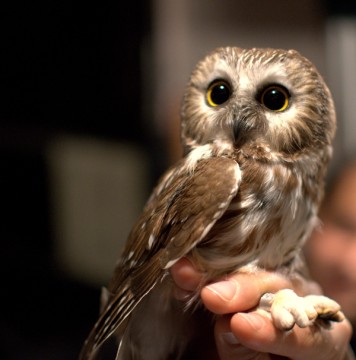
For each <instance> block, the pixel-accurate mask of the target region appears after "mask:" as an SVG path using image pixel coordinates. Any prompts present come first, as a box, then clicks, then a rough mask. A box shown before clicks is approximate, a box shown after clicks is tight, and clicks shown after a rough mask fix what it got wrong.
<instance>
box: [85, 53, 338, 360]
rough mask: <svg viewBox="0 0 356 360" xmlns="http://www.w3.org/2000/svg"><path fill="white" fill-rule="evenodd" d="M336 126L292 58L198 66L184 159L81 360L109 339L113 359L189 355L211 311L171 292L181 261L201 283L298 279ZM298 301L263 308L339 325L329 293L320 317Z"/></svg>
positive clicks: (249, 56) (163, 183) (272, 298)
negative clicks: (231, 277) (114, 345)
mask: <svg viewBox="0 0 356 360" xmlns="http://www.w3.org/2000/svg"><path fill="white" fill-rule="evenodd" d="M335 126H336V125H335V112H334V105H333V101H332V97H331V94H330V92H329V90H328V88H327V86H326V85H325V83H324V81H323V79H322V77H321V76H320V75H319V73H318V72H317V70H316V69H315V67H314V66H313V64H312V63H311V62H310V61H308V60H307V59H306V58H304V57H303V56H301V55H300V54H299V53H298V52H296V51H294V50H288V51H286V50H279V49H256V48H253V49H241V48H237V47H226V48H219V49H217V50H215V51H213V52H212V53H210V54H209V55H207V56H206V58H205V59H203V60H202V61H200V62H199V63H198V64H197V66H196V68H195V70H194V71H193V73H192V75H191V78H190V81H189V83H188V86H187V88H186V91H185V94H184V98H183V103H182V112H181V138H182V145H183V149H184V151H183V153H184V156H183V158H182V159H181V160H180V161H179V162H178V163H177V164H175V165H174V166H173V167H171V168H170V169H169V170H168V171H167V172H166V173H165V174H164V175H163V176H162V178H161V179H160V181H159V182H158V185H157V186H156V188H155V189H154V191H153V193H152V195H151V197H150V199H149V200H148V203H147V205H146V206H145V208H144V210H143V213H142V215H141V216H140V217H139V219H138V221H137V222H136V224H135V225H134V227H133V229H132V231H131V233H130V235H129V238H128V241H127V244H126V247H125V249H124V251H123V254H122V255H121V258H120V260H119V261H118V263H117V266H116V268H115V271H114V274H113V277H112V279H111V281H110V283H109V285H108V288H107V290H106V291H105V294H104V295H105V296H104V298H105V300H104V304H103V309H102V312H101V315H100V317H99V319H98V321H97V323H96V324H95V326H94V328H93V330H92V332H91V333H90V335H89V337H88V339H87V341H86V343H85V344H84V347H83V349H82V352H81V357H80V359H82V360H84V359H86V360H87V359H94V358H95V356H96V354H97V353H99V352H100V349H101V348H102V347H103V345H104V344H105V343H106V342H107V340H109V339H110V338H112V337H116V338H117V339H118V344H119V345H118V351H117V355H116V359H121V360H122V359H123V360H129V359H140V360H141V359H142V360H167V359H183V358H186V356H187V355H186V354H187V352H188V351H189V349H191V347H192V343H193V342H194V341H195V339H196V334H197V333H199V331H200V330H199V321H198V320H197V319H198V318H199V312H201V313H203V315H204V316H205V317H209V316H210V315H209V314H208V312H207V311H205V312H204V309H202V305H200V304H199V290H197V294H193V295H192V297H191V298H190V299H189V300H187V304H184V303H183V304H182V301H178V300H176V299H175V298H174V296H173V295H172V290H173V284H172V280H171V278H170V272H169V269H170V268H171V267H172V266H173V265H174V264H175V263H176V262H177V261H178V260H179V259H181V258H182V257H189V258H190V259H191V261H192V262H193V263H194V264H195V266H196V267H197V268H198V269H199V270H200V271H201V272H202V273H203V280H202V284H201V286H204V285H206V284H208V283H209V282H212V281H214V280H217V279H219V278H222V277H224V276H226V275H228V274H231V273H235V272H239V271H244V272H246V271H247V272H254V271H256V270H258V269H266V270H273V271H281V272H283V273H284V274H287V276H288V275H289V276H293V274H294V275H295V273H296V272H299V271H301V269H302V268H303V266H304V264H303V261H302V260H301V256H300V251H301V248H302V246H303V244H304V242H305V240H306V239H307V238H308V236H309V235H310V232H311V230H312V229H313V227H314V226H315V224H316V223H317V212H318V206H319V203H320V201H321V199H322V196H323V186H324V176H325V172H326V167H327V164H328V161H329V159H330V156H331V153H332V147H331V143H332V139H333V135H334V132H335ZM300 299H304V298H299V300H300ZM297 300H298V297H297V295H296V294H294V293H291V290H288V289H286V290H285V291H284V290H281V291H280V292H278V293H277V294H266V296H263V298H262V299H261V303H263V304H264V305H266V304H267V306H268V307H269V311H271V316H272V319H273V321H274V322H275V325H276V326H277V327H279V328H280V329H284V330H289V329H291V328H292V327H293V326H294V325H295V324H297V325H298V326H300V327H303V326H308V325H309V324H310V323H311V321H313V320H314V319H315V318H316V317H317V316H321V317H323V316H327V317H328V318H329V319H332V320H336V321H339V320H342V313H341V312H340V311H339V307H338V306H335V307H334V308H333V310H331V311H330V312H329V313H328V314H325V313H323V311H324V310H325V309H324V308H325V306H324V305H325V304H324V303H325V301H327V300H326V299H325V298H324V297H318V296H315V297H313V300H312V304H311V306H312V308H313V311H310V304H309V303H308V304H305V303H306V302H307V301H304V302H303V301H297ZM281 304H282V305H287V306H285V308H288V309H291V310H290V311H289V313H288V314H287V316H286V314H285V311H281V306H282V305H281ZM282 307H283V306H282ZM323 309H324V310H323ZM311 313H313V314H312V315H311ZM204 316H203V317H204ZM212 321H213V320H211V322H212Z"/></svg>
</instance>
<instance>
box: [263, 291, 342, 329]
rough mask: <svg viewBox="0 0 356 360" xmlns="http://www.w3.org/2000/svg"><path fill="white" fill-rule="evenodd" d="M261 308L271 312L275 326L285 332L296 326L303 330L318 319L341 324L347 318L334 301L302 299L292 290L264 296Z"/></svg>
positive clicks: (326, 298)
mask: <svg viewBox="0 0 356 360" xmlns="http://www.w3.org/2000/svg"><path fill="white" fill-rule="evenodd" d="M259 308H260V309H263V310H267V311H268V312H270V314H271V316H272V319H273V323H274V324H275V326H276V327H277V328H278V329H280V330H284V331H288V330H290V329H292V328H293V326H294V325H295V324H296V325H298V326H299V327H301V328H304V327H307V326H310V325H312V323H313V322H314V321H315V320H316V319H322V320H325V321H326V322H328V321H336V322H340V321H342V320H343V319H344V318H345V317H344V314H343V313H342V312H341V310H340V305H339V304H338V303H337V302H335V301H334V300H331V299H329V298H328V297H326V296H320V295H308V296H305V297H301V296H298V295H297V294H296V293H295V292H294V291H293V290H290V289H284V290H280V291H278V292H277V293H275V294H270V293H267V294H264V295H263V296H262V297H261V300H260V305H259Z"/></svg>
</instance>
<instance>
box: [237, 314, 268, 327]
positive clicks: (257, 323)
mask: <svg viewBox="0 0 356 360" xmlns="http://www.w3.org/2000/svg"><path fill="white" fill-rule="evenodd" d="M239 316H240V317H242V318H243V319H245V320H246V321H247V322H248V323H249V324H250V325H251V327H252V328H253V329H254V330H255V331H259V330H260V329H261V328H262V327H263V326H264V321H263V319H262V318H261V316H260V315H252V314H246V313H239Z"/></svg>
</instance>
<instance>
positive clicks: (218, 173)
mask: <svg viewBox="0 0 356 360" xmlns="http://www.w3.org/2000/svg"><path fill="white" fill-rule="evenodd" d="M240 179H241V174H240V168H239V166H238V164H237V163H236V161H234V160H232V159H229V158H226V157H211V158H208V159H203V160H200V161H199V162H198V163H197V165H196V167H195V169H194V171H192V172H191V171H189V169H188V167H187V166H186V165H185V162H184V159H183V161H181V162H180V163H179V164H178V166H176V167H175V168H173V169H172V170H170V171H168V172H167V174H166V175H165V176H163V178H162V180H161V181H160V182H159V184H158V186H157V187H156V189H155V191H154V193H153V195H152V196H151V199H150V200H149V202H148V204H147V205H146V207H145V209H144V211H143V213H142V215H141V217H140V218H139V220H138V221H137V223H136V225H135V226H134V228H133V229H132V232H131V234H130V236H129V239H128V242H127V244H126V248H125V249H124V252H123V255H122V257H121V261H120V262H119V264H118V265H117V267H116V269H115V273H114V275H113V277H112V280H111V282H110V284H109V287H108V291H109V293H110V294H111V299H109V301H108V305H107V307H106V308H105V309H104V311H103V312H102V314H101V316H100V318H99V320H98V321H97V323H96V325H95V326H94V328H93V330H92V332H91V334H90V335H89V337H88V339H87V341H86V344H85V345H84V348H83V350H82V354H81V359H89V358H90V354H92V353H93V352H94V351H95V349H97V348H98V347H100V346H101V345H102V344H103V343H104V342H105V341H106V340H107V339H108V338H109V337H110V336H111V335H112V334H113V333H114V332H116V331H117V330H118V329H119V328H120V326H124V323H125V320H126V319H127V317H128V316H129V315H130V314H131V312H132V311H133V309H134V308H135V307H136V306H137V305H138V304H139V303H140V301H141V300H142V299H143V297H144V296H145V295H146V294H147V293H148V292H150V290H151V289H152V288H153V287H154V286H155V285H156V284H157V282H159V281H161V280H162V278H163V276H164V274H165V269H167V268H169V267H170V266H172V265H173V264H174V263H175V262H176V261H178V260H179V259H180V258H181V257H183V256H184V255H186V254H187V253H188V252H189V251H190V250H191V249H192V248H193V247H194V246H195V245H196V244H197V243H199V242H200V241H201V240H202V239H203V238H204V237H205V235H206V234H207V233H208V232H209V230H210V229H211V228H212V226H213V225H214V224H215V222H216V221H217V220H218V219H219V218H220V217H221V216H222V214H223V213H224V212H225V210H226V209H227V207H228V206H229V204H230V202H231V199H232V198H233V197H234V196H235V195H236V193H237V190H238V187H239V183H240Z"/></svg>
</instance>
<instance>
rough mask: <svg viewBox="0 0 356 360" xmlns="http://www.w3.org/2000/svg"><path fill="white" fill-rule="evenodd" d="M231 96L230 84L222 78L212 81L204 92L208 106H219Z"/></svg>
mask: <svg viewBox="0 0 356 360" xmlns="http://www.w3.org/2000/svg"><path fill="white" fill-rule="evenodd" d="M230 96H231V88H230V85H229V84H228V83H227V82H226V81H224V80H215V81H213V82H212V83H211V84H210V85H209V88H208V91H207V93H206V99H207V101H208V104H209V105H210V106H213V107H215V106H219V105H222V104H223V103H225V102H226V101H227V100H229V98H230Z"/></svg>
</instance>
